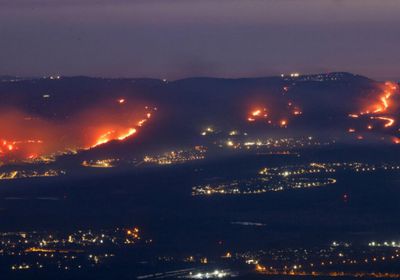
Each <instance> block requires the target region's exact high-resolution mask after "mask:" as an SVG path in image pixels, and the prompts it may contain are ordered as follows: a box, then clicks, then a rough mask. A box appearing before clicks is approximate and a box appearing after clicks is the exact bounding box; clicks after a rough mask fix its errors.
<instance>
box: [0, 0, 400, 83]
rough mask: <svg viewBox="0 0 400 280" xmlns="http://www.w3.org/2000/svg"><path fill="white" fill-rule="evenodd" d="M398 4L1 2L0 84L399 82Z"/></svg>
mask: <svg viewBox="0 0 400 280" xmlns="http://www.w3.org/2000/svg"><path fill="white" fill-rule="evenodd" d="M399 11H400V1H398V0H348V1H345V0H271V1H257V0H243V1H239V0H213V1H209V0H143V1H141V0H137V1H136V0H130V1H128V0H112V1H111V0H110V1H106V0H98V1H96V0H0V38H1V39H0V46H1V50H0V62H1V63H0V75H19V76H42V75H50V74H60V75H90V76H107V77H154V78H164V77H165V78H169V79H178V78H183V77H189V76H218V77H249V76H268V75H277V74H279V73H288V72H294V71H297V72H300V73H317V72H330V71H349V72H353V73H357V74H363V75H367V76H369V77H372V78H377V79H393V78H399V77H400V74H399V71H398V69H399V63H400V16H399Z"/></svg>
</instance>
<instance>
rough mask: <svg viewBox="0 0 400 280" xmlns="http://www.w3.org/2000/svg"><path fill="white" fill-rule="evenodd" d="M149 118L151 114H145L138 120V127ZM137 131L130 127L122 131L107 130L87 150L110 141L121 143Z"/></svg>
mask: <svg viewBox="0 0 400 280" xmlns="http://www.w3.org/2000/svg"><path fill="white" fill-rule="evenodd" d="M150 118H151V113H146V118H144V119H142V120H140V121H138V122H137V126H138V127H142V126H143V124H144V123H145V122H146V121H147V120H148V119H150ZM136 132H137V129H136V128H135V127H130V128H128V129H122V130H115V129H113V130H108V131H106V132H104V133H102V134H101V135H100V136H99V137H98V138H97V140H96V142H95V144H93V145H91V146H89V148H95V147H97V146H100V145H103V144H106V143H108V142H110V141H113V140H118V141H123V140H125V139H127V138H129V137H131V136H132V135H134V134H136Z"/></svg>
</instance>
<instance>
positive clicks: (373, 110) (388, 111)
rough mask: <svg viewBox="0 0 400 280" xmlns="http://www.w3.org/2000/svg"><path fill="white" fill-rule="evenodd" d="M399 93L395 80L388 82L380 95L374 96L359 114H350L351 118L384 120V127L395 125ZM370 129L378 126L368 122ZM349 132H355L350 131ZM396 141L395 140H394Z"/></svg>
mask: <svg viewBox="0 0 400 280" xmlns="http://www.w3.org/2000/svg"><path fill="white" fill-rule="evenodd" d="M396 94H398V86H397V85H396V84H395V83H393V82H386V83H385V84H384V85H383V87H382V93H381V94H379V96H378V97H375V98H373V99H374V101H372V102H370V103H369V104H368V105H367V106H365V107H364V109H363V110H361V112H360V113H359V114H349V117H350V118H363V119H364V120H365V118H366V117H367V118H368V119H370V120H378V121H383V122H384V124H383V127H384V128H390V127H393V126H394V125H395V123H396V121H397V120H396V118H395V117H394V116H395V114H396V112H395V109H396V104H395V100H396V99H394V96H395V95H396ZM366 127H367V129H368V130H371V131H372V130H373V129H376V127H377V126H375V125H373V124H368V125H367V126H366ZM349 132H354V131H350V130H349ZM396 139H397V138H396ZM393 142H395V141H393Z"/></svg>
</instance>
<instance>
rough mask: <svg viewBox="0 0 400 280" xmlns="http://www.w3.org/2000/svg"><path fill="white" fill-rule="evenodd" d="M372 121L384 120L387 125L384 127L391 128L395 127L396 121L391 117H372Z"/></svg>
mask: <svg viewBox="0 0 400 280" xmlns="http://www.w3.org/2000/svg"><path fill="white" fill-rule="evenodd" d="M371 119H373V120H382V121H385V122H386V123H385V125H384V127H391V126H393V124H394V122H395V120H394V119H393V118H389V117H371Z"/></svg>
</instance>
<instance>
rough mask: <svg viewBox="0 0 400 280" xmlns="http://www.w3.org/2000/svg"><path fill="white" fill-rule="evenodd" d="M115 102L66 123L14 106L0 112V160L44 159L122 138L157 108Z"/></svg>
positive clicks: (131, 132)
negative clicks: (20, 109)
mask: <svg viewBox="0 0 400 280" xmlns="http://www.w3.org/2000/svg"><path fill="white" fill-rule="evenodd" d="M116 101H117V102H116ZM116 101H115V100H112V101H111V102H114V104H118V105H119V104H122V103H125V104H126V102H127V101H126V99H117V100H116ZM107 102H110V100H108V101H107ZM107 104H108V105H109V104H110V103H107ZM118 105H114V106H104V104H103V103H102V104H94V105H93V106H92V107H90V108H87V109H85V110H82V111H81V112H77V113H75V115H72V116H71V117H70V118H69V119H68V120H67V121H65V122H55V121H53V120H51V119H44V118H41V117H37V116H35V117H29V118H27V117H26V116H27V114H26V113H24V112H22V111H19V110H17V109H14V108H7V110H3V111H0V112H1V115H0V127H1V138H0V162H3V163H8V162H18V161H29V160H35V159H38V158H43V159H45V158H49V157H55V156H57V155H60V154H63V153H66V152H67V153H68V152H76V151H79V150H85V149H91V148H94V147H98V146H100V145H103V144H106V143H108V142H110V141H124V140H126V139H127V138H129V137H132V136H133V135H135V134H137V133H138V131H139V128H140V127H143V126H144V124H145V123H146V122H148V121H149V119H150V118H151V117H152V115H153V113H154V112H155V111H156V108H151V107H147V106H146V107H145V109H143V107H141V106H137V105H136V104H134V103H133V102H131V103H129V106H127V105H128V104H126V106H123V107H120V106H118ZM140 115H141V117H140ZM39 137H40V138H39ZM37 138H39V139H37ZM26 139H28V140H26Z"/></svg>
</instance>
